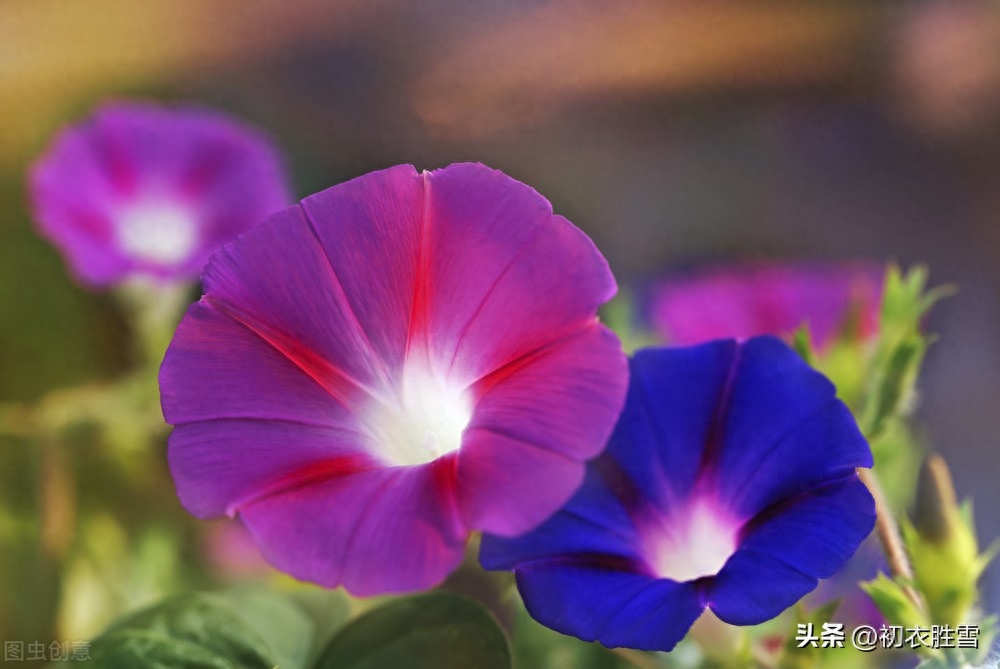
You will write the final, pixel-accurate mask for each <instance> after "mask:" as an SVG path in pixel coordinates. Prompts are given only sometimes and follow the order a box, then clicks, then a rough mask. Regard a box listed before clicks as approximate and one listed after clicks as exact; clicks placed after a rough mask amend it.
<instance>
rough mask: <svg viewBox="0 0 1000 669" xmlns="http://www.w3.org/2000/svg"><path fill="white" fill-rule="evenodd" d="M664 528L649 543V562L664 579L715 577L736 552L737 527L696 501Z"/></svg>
mask: <svg viewBox="0 0 1000 669" xmlns="http://www.w3.org/2000/svg"><path fill="white" fill-rule="evenodd" d="M665 525H666V527H658V528H657V529H656V532H655V533H654V537H653V538H652V541H651V542H650V544H651V549H652V554H651V555H650V563H651V566H652V567H653V569H654V570H655V571H656V573H657V575H658V576H660V577H661V578H669V579H672V580H674V581H678V582H683V581H693V580H695V579H697V578H701V577H703V576H714V575H715V574H718V573H719V570H720V569H722V567H723V566H724V565H725V564H726V561H727V560H729V558H730V557H731V556H732V555H733V553H734V552H736V547H737V543H736V539H737V533H738V529H739V528H738V525H737V524H736V523H734V522H733V521H732V520H731V519H729V518H727V517H725V515H724V514H722V513H720V512H719V511H718V509H717V508H715V507H714V506H713V505H712V504H710V503H708V502H705V501H695V502H693V503H692V504H691V506H690V507H689V508H688V509H687V512H686V513H684V514H680V515H679V516H674V522H670V523H665Z"/></svg>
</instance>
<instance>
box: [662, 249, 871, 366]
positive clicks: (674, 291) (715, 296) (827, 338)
mask: <svg viewBox="0 0 1000 669" xmlns="http://www.w3.org/2000/svg"><path fill="white" fill-rule="evenodd" d="M882 275H883V270H882V269H881V268H879V267H876V266H873V265H867V264H860V263H853V264H852V263H845V264H833V263H829V264H826V263H818V264H791V265H778V264H775V265H747V266H737V267H730V268H718V269H712V270H705V271H702V272H699V273H695V274H691V275H689V276H679V277H674V278H671V279H668V280H664V281H661V282H660V283H658V284H657V285H656V286H654V287H653V288H652V290H651V291H650V300H649V305H648V308H649V311H650V314H649V318H650V320H651V321H652V325H653V327H654V328H655V329H656V331H657V332H660V333H661V334H663V336H664V337H665V338H666V339H667V341H669V342H670V343H671V344H675V345H687V344H697V343H701V342H705V341H710V340H712V339H720V338H726V337H736V338H738V339H746V338H748V337H752V336H754V335H761V334H775V335H784V336H787V335H790V334H792V333H793V332H794V331H795V330H797V329H798V328H799V327H800V326H801V325H807V326H808V328H809V332H810V335H811V336H812V340H813V343H814V344H815V345H816V346H817V347H818V348H820V349H822V348H824V347H825V346H826V345H827V344H829V343H831V342H832V341H833V340H834V339H836V337H837V336H838V335H839V334H841V333H842V332H844V331H845V329H848V328H851V332H852V333H853V334H854V335H856V336H857V337H858V338H859V339H867V338H869V337H872V336H874V335H875V334H876V333H877V328H878V317H879V310H880V308H881V301H882Z"/></svg>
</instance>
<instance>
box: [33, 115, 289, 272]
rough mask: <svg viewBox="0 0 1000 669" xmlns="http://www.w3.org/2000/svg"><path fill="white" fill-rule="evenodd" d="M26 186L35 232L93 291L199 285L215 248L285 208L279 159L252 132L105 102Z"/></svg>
mask: <svg viewBox="0 0 1000 669" xmlns="http://www.w3.org/2000/svg"><path fill="white" fill-rule="evenodd" d="M29 182H30V191H31V199H32V205H33V208H34V211H35V215H36V218H37V219H38V224H39V227H40V228H41V230H42V231H43V233H44V234H45V235H46V236H47V237H49V238H50V239H51V240H52V241H53V242H54V243H55V244H56V245H57V246H58V247H59V248H60V249H61V250H62V252H63V253H65V254H66V255H67V256H68V258H69V260H70V264H71V266H72V268H73V270H74V271H75V272H76V273H77V274H78V275H80V277H81V278H82V279H84V280H85V281H87V282H88V283H92V284H95V285H104V284H108V283H112V282H114V281H116V280H120V279H123V278H125V277H126V276H127V275H131V274H141V275H145V276H153V277H158V278H162V279H177V278H190V277H195V276H197V274H198V273H199V272H200V270H201V268H202V267H203V266H204V264H205V261H206V260H207V259H208V256H209V255H210V254H211V253H212V252H213V251H214V250H215V249H216V248H218V247H219V246H220V245H221V244H223V243H224V242H226V241H228V240H230V239H233V238H234V237H236V236H237V235H238V234H240V233H242V232H245V231H246V230H247V229H249V228H250V227H251V226H252V225H254V224H256V223H258V222H260V221H261V220H262V219H263V218H264V217H265V216H267V215H268V214H270V213H272V212H274V211H276V210H277V209H279V208H281V207H283V206H285V205H286V204H287V203H288V201H289V199H290V197H289V193H288V187H287V184H286V180H285V175H284V170H283V164H282V160H281V158H280V156H279V155H278V153H277V151H276V150H275V149H274V148H273V147H272V146H271V144H270V142H269V140H268V139H267V138H266V137H264V136H263V135H262V134H261V133H259V132H257V131H256V130H255V129H253V128H251V127H248V126H245V125H244V124H242V123H239V122H237V121H235V120H234V119H231V118H229V117H227V116H225V115H223V114H219V113H216V112H212V111H209V110H206V109H200V108H197V107H176V108H171V107H161V106H158V105H154V104H145V103H113V104H108V105H104V106H102V107H101V108H100V109H98V110H97V111H96V112H95V113H94V114H93V115H92V116H91V117H90V118H89V119H87V120H86V121H85V122H83V123H81V124H78V125H76V126H72V127H70V128H68V129H66V130H64V131H63V132H61V133H60V134H59V135H58V136H57V137H56V139H55V140H54V141H53V143H52V145H51V147H50V148H49V149H48V151H47V152H46V153H45V155H44V156H42V158H40V159H39V160H38V161H37V163H36V164H35V165H34V166H33V168H32V170H31V174H30V177H29ZM156 217H162V219H163V220H159V219H157V218H156ZM139 219H142V221H141V223H142V225H143V226H144V227H142V228H141V229H140V230H138V231H136V230H135V229H132V226H134V225H136V224H138V223H137V222H138V221H139ZM182 223H183V225H182ZM181 229H183V230H184V232H183V234H182V232H181ZM161 238H162V239H161ZM134 244H138V246H135V245H134ZM164 245H166V246H164Z"/></svg>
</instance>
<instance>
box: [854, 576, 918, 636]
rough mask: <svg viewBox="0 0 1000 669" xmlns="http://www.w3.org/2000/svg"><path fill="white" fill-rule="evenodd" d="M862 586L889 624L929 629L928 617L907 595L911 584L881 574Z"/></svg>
mask: <svg viewBox="0 0 1000 669" xmlns="http://www.w3.org/2000/svg"><path fill="white" fill-rule="evenodd" d="M860 585H861V588H862V589H863V590H864V591H865V592H866V593H868V596H869V597H871V598H872V601H873V602H875V606H877V607H878V610H879V611H881V612H882V615H883V616H885V619H886V620H887V621H889V624H891V625H902V626H903V627H904V628H910V627H927V625H928V621H927V616H926V615H925V614H924V613H923V612H922V611H921V610H920V609H919V608H918V607H917V605H916V604H915V603H914V602H913V600H912V599H911V598H910V596H909V594H908V593H907V587H909V586H910V584H908V583H907V582H906V581H903V580H902V579H891V578H889V577H888V576H886V575H885V574H879V575H878V576H876V577H875V578H874V579H873V580H871V581H864V582H862V583H861V584H860Z"/></svg>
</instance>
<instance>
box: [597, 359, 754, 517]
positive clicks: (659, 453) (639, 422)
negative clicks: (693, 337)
mask: <svg viewBox="0 0 1000 669" xmlns="http://www.w3.org/2000/svg"><path fill="white" fill-rule="evenodd" d="M736 349H737V344H736V342H734V341H732V340H728V341H717V342H711V343H708V344H703V345H701V346H692V347H688V348H669V349H651V350H646V351H638V352H636V354H635V356H634V357H633V359H632V361H631V365H630V370H631V374H632V380H631V383H630V385H629V395H628V399H627V400H626V402H625V409H624V411H623V412H622V415H621V417H620V418H619V419H618V425H617V427H616V428H615V432H614V434H613V435H612V436H611V441H610V442H609V443H608V450H607V454H608V456H609V457H611V458H612V459H614V461H615V462H616V463H617V464H618V466H619V467H621V469H622V471H623V473H625V474H626V475H627V476H628V478H629V479H630V480H631V481H632V483H633V484H634V485H635V486H637V487H638V489H639V491H641V493H642V495H643V497H644V498H645V500H646V501H648V502H651V503H653V504H654V505H657V506H664V505H668V504H670V503H671V501H676V500H682V499H684V498H686V497H687V496H688V495H689V494H690V492H691V488H692V486H693V485H694V484H695V481H696V479H697V477H698V474H699V473H700V471H701V466H702V459H703V456H704V454H705V448H706V445H707V444H708V442H709V440H710V439H711V438H712V437H713V435H712V429H713V426H714V420H715V418H716V412H717V411H718V408H719V402H720V398H721V397H722V396H723V394H724V392H725V388H726V384H727V383H728V380H729V377H730V374H731V372H732V365H733V359H734V356H735V355H736ZM637 444H644V445H648V446H643V447H637Z"/></svg>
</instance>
